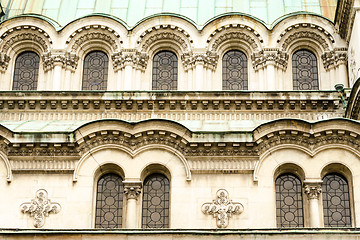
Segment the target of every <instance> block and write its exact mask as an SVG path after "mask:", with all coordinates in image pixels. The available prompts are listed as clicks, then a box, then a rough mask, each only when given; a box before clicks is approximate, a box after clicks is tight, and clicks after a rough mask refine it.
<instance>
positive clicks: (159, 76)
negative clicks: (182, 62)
mask: <svg viewBox="0 0 360 240" xmlns="http://www.w3.org/2000/svg"><path fill="white" fill-rule="evenodd" d="M177 82H178V59H177V57H176V55H175V53H173V52H170V51H161V52H158V53H156V54H155V56H154V60H153V69H152V89H153V90H177Z"/></svg>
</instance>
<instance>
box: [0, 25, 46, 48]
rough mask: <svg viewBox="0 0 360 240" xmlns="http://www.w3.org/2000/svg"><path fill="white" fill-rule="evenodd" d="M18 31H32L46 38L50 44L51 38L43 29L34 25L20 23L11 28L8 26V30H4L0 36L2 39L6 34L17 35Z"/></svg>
mask: <svg viewBox="0 0 360 240" xmlns="http://www.w3.org/2000/svg"><path fill="white" fill-rule="evenodd" d="M20 31H25V32H29V31H30V32H29V33H34V34H36V35H37V36H42V38H43V39H46V40H47V42H48V43H49V44H52V40H51V38H50V35H49V34H48V33H47V32H45V31H44V30H43V29H41V28H39V27H36V26H31V25H21V26H16V27H13V28H10V29H8V30H6V31H5V32H4V33H3V34H2V35H1V36H0V38H1V39H2V40H3V39H5V38H6V37H7V36H10V35H12V34H15V35H18V34H19V32H20ZM47 47H48V46H47Z"/></svg>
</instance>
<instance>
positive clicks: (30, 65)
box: [12, 51, 40, 90]
mask: <svg viewBox="0 0 360 240" xmlns="http://www.w3.org/2000/svg"><path fill="white" fill-rule="evenodd" d="M39 63H40V57H39V55H37V54H36V53H34V52H31V51H26V52H22V53H20V54H19V56H18V57H17V58H16V60H15V69H14V81H13V87H12V89H13V90H36V89H37V83H38V75H39Z"/></svg>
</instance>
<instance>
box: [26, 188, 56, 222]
mask: <svg viewBox="0 0 360 240" xmlns="http://www.w3.org/2000/svg"><path fill="white" fill-rule="evenodd" d="M20 209H21V212H22V213H30V216H31V217H34V226H35V227H36V228H41V227H42V226H44V223H45V217H48V216H49V213H58V212H60V209H61V207H60V204H58V203H54V202H51V201H50V199H48V193H47V191H46V190H45V189H39V190H37V191H36V194H35V198H34V199H32V200H31V202H25V203H23V204H21V205H20Z"/></svg>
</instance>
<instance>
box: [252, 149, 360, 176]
mask: <svg viewBox="0 0 360 240" xmlns="http://www.w3.org/2000/svg"><path fill="white" fill-rule="evenodd" d="M334 148H338V149H343V150H347V151H349V152H350V153H352V154H354V155H355V156H357V157H358V158H360V151H359V150H358V149H357V147H354V146H349V145H344V144H336V143H335V144H324V145H322V146H319V147H317V148H315V149H311V148H308V147H306V146H302V145H298V144H296V143H288V144H281V145H275V146H272V147H270V148H269V149H267V151H266V152H264V154H262V155H261V156H260V157H259V161H258V162H257V163H256V165H255V169H254V175H253V180H254V181H258V180H259V171H260V168H261V166H262V164H263V162H264V161H265V159H266V158H267V157H268V156H269V155H271V154H272V153H274V152H276V151H279V150H282V149H295V150H299V151H301V152H303V153H306V154H307V155H308V156H310V157H314V156H315V155H317V154H318V153H320V152H322V151H325V150H329V149H334ZM286 163H292V164H298V163H296V162H295V161H294V162H284V163H281V164H280V165H278V166H277V167H276V169H277V168H278V167H279V166H281V165H283V164H286ZM334 163H335V162H334ZM337 163H338V162H337ZM342 164H344V163H342ZM300 167H301V166H300ZM301 168H302V169H304V168H303V167H301Z"/></svg>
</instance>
